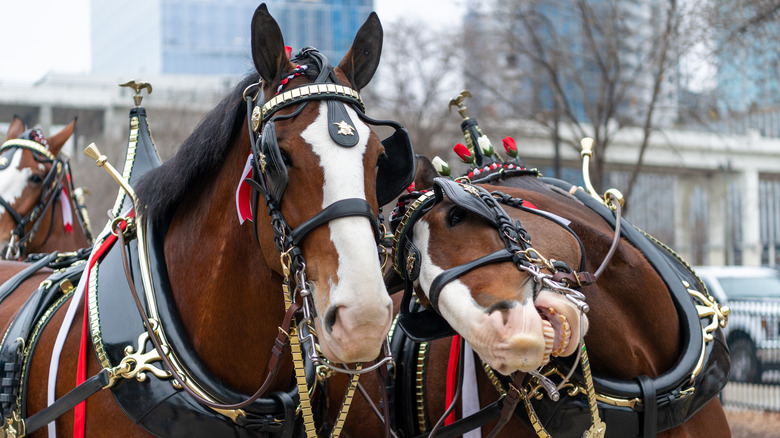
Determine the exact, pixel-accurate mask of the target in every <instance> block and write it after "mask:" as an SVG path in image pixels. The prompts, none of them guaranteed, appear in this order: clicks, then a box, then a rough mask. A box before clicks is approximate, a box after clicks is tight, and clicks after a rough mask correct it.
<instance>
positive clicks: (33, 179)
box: [29, 175, 43, 184]
mask: <svg viewBox="0 0 780 438" xmlns="http://www.w3.org/2000/svg"><path fill="white" fill-rule="evenodd" d="M29 181H30V182H31V183H33V184H40V183H42V182H43V178H42V177H41V176H40V175H32V176H30V178H29Z"/></svg>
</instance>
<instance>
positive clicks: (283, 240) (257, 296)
mask: <svg viewBox="0 0 780 438" xmlns="http://www.w3.org/2000/svg"><path fill="white" fill-rule="evenodd" d="M251 31H252V32H251V33H252V57H253V60H254V65H255V67H256V69H257V73H255V74H251V75H250V76H249V77H247V78H246V79H245V80H243V81H242V82H241V83H240V84H239V85H238V86H237V87H236V88H235V89H234V90H233V92H231V93H230V94H229V95H228V96H227V97H226V98H225V99H224V100H223V101H222V102H221V103H220V104H219V105H218V106H217V107H216V108H215V109H214V110H213V111H212V112H210V113H209V114H208V115H207V116H206V117H205V119H204V120H203V121H202V122H201V123H200V125H199V127H198V128H197V130H196V131H195V132H194V133H193V134H192V135H191V136H190V137H189V139H188V140H186V141H185V143H184V144H183V145H182V147H181V149H180V151H179V152H178V154H177V155H176V156H175V157H174V158H173V159H171V160H170V161H168V162H166V163H165V164H163V165H162V166H160V167H158V168H156V169H154V170H151V171H149V172H148V173H147V174H146V175H145V176H144V177H143V179H142V180H141V181H140V183H139V185H138V187H137V199H138V205H137V209H136V212H137V219H136V220H135V221H133V220H130V219H127V218H125V219H120V220H119V221H118V223H121V226H122V227H124V226H125V224H127V226H128V227H130V228H133V227H136V228H135V229H136V230H137V231H138V235H139V238H138V243H137V246H136V243H134V242H135V240H131V241H130V239H133V238H134V235H133V234H131V233H128V234H127V239H129V241H130V243H128V246H127V252H125V249H124V248H120V249H119V250H118V251H114V248H117V247H119V244H118V243H114V246H113V247H111V248H108V249H106V255H100V254H98V253H99V252H102V251H103V249H104V248H106V244H105V242H108V241H110V240H111V239H113V237H110V235H103V236H101V239H99V241H98V243H97V244H96V246H95V248H96V250H95V252H93V256H92V257H93V259H94V260H91V261H90V263H94V267H93V268H91V269H90V271H92V272H91V273H90V274H89V275H90V277H89V290H88V300H90V303H91V304H90V309H89V315H88V319H83V318H84V315H83V314H84V310H82V309H79V310H78V311H77V313H76V316H75V320H76V321H82V320H83V321H85V322H84V325H83V327H85V328H86V327H88V326H89V327H90V329H91V333H90V332H87V333H82V331H83V329H82V324H81V323H79V324H74V325H73V326H72V327H71V328H70V330H69V332H68V336H67V338H66V341H65V345H64V349H63V353H62V357H61V359H60V361H59V369H58V371H57V376H58V379H57V383H56V397H57V399H61V398H62V396H63V395H64V394H65V393H66V392H67V391H69V390H71V389H72V388H73V386H74V382H73V376H74V375H76V373H77V362H78V360H77V359H78V351H79V338H80V337H82V336H84V335H86V336H87V337H90V338H91V339H92V342H93V344H94V347H95V349H96V352H97V358H96V357H95V354H93V353H89V354H87V355H86V356H82V357H84V359H86V371H87V372H86V375H87V376H96V377H99V376H100V375H102V373H105V372H106V370H109V371H110V373H109V374H110V375H111V376H113V377H117V376H120V377H119V378H118V380H112V383H111V385H113V386H112V391H114V396H115V398H116V401H115V400H114V399H112V397H111V395H110V394H109V392H108V391H98V392H97V394H95V395H94V396H92V397H91V398H89V399H88V400H87V403H86V434H87V435H88V436H118V435H119V434H121V435H122V436H147V435H149V433H150V432H151V433H154V434H157V435H177V436H182V435H184V434H189V435H195V436H227V435H230V436H256V434H260V436H290V435H291V434H292V433H293V431H297V432H298V433H302V432H301V429H302V428H303V426H301V422H300V421H296V417H297V416H298V414H297V413H296V407H297V403H298V401H297V397H298V394H297V388H296V387H295V385H293V390H291V391H288V392H285V391H287V390H288V389H289V388H290V386H291V384H293V382H294V377H295V375H294V374H293V372H292V368H293V365H295V366H297V365H298V364H299V363H300V362H299V361H293V363H292V364H291V361H290V359H289V357H287V356H284V357H283V358H282V359H281V362H280V363H281V365H280V366H279V368H278V373H277V374H276V377H275V378H273V379H272V380H270V381H269V382H270V384H269V385H268V386H267V388H266V389H267V390H266V391H265V393H264V394H263V396H264V397H265V398H261V399H259V400H257V401H256V402H254V403H250V404H248V405H245V406H241V407H238V408H236V407H230V406H228V405H231V404H236V403H237V402H238V401H239V400H243V399H245V398H246V397H247V396H242V395H241V394H251V393H252V392H254V391H255V390H256V389H257V388H258V386H260V383H261V382H263V380H264V379H265V378H266V376H268V375H269V373H270V372H272V370H273V369H274V367H273V366H272V363H273V361H274V359H273V358H274V357H275V353H278V351H279V350H281V351H284V349H285V348H286V346H285V345H284V344H285V342H286V336H282V335H280V332H282V333H284V332H285V331H288V332H289V331H290V327H289V325H288V324H289V322H287V323H285V322H283V318H284V317H285V316H286V315H285V299H286V298H288V297H289V298H293V299H296V300H299V301H300V300H304V304H303V306H304V314H303V316H301V315H299V314H296V317H297V318H299V320H300V321H303V325H300V326H298V327H297V328H298V330H299V332H300V331H305V330H307V329H308V327H307V326H306V322H309V323H311V325H312V326H313V328H312V329H311V330H312V332H311V334H312V337H306V338H305V339H304V341H303V345H302V349H303V351H304V353H305V356H307V359H312V357H313V356H312V355H313V354H315V353H316V352H320V353H319V354H320V355H324V357H325V358H320V359H319V362H318V363H316V364H317V365H320V366H323V367H331V368H337V367H336V366H334V365H330V364H331V363H355V362H365V361H370V360H374V359H375V358H377V357H378V356H379V354H380V349H381V347H382V345H383V343H384V342H385V341H386V334H387V332H388V329H389V327H390V323H391V316H392V307H391V301H390V298H389V296H388V294H387V290H386V288H385V285H384V282H383V278H382V271H381V267H380V257H379V256H380V254H379V252H378V245H377V242H378V240H379V237H380V236H381V234H380V233H379V232H378V229H379V227H378V223H377V212H378V205H379V204H380V203H384V202H388V201H389V200H391V199H392V198H394V197H395V196H397V195H398V192H400V190H397V188H401V190H402V188H403V187H405V186H406V185H408V183H409V182H410V181H411V179H412V177H413V174H412V173H409V170H407V171H406V172H407V173H408V178H407V177H402V175H395V174H393V173H392V172H389V171H388V170H392V167H393V166H394V164H393V163H388V160H389V161H393V160H394V156H395V154H397V153H399V152H403V151H398V150H396V149H395V146H393V144H392V143H385V146H384V147H383V144H382V143H380V141H379V139H377V137H376V135H375V134H373V132H372V131H371V130H370V128H369V126H368V124H369V123H380V124H390V125H392V126H395V127H396V128H397V132H396V135H395V136H394V137H395V138H396V139H397V138H401V139H403V138H406V137H405V135H404V134H405V133H404V131H403V130H402V128H400V127H398V126H397V125H393V124H392V123H390V122H386V123H385V122H376V121H373V120H371V119H370V118H368V117H367V116H365V114H363V112H362V111H363V110H362V101H361V100H360V98H359V96H358V93H357V90H360V89H361V88H363V87H364V86H365V85H366V84H367V83H368V82H369V80H370V79H371V77H372V76H373V73H374V72H375V70H376V67H377V65H378V62H379V55H380V53H381V44H382V29H381V25H380V23H379V20H378V18H377V17H376V14H371V15H370V16H369V18H368V19H367V21H366V23H365V24H364V25H363V26H362V27H361V29H360V30H359V31H358V34H357V36H356V38H355V41H354V43H353V46H352V47H351V49H350V50H349V51H348V53H347V54H346V55H345V57H344V58H343V59H342V61H341V62H340V63H339V65H338V66H337V67H335V68H333V67H331V66H330V65H329V64H328V63H327V60H326V59H325V58H324V56H322V55H321V54H319V52H317V51H316V50H311V49H307V50H304V51H302V52H301V53H300V54H299V55H298V56H297V57H296V59H294V60H293V61H295V62H297V63H298V65H295V64H293V63H291V62H290V59H289V58H288V57H287V55H286V54H285V46H284V42H283V39H282V34H281V31H280V29H279V27H278V25H277V23H276V21H275V20H274V19H273V18H272V17H271V16H270V14H269V13H268V10H267V8H266V7H265V5H261V6H260V7H258V9H257V10H256V11H255V13H254V16H253V18H252V26H251ZM258 83H259V84H258ZM254 97H256V98H257V99H258V100H259V101H260V104H258V105H257V106H254V104H253V98H254ZM245 101H248V104H247V103H246V102H245ZM263 102H265V103H264V104H263ZM334 126H335V129H334ZM261 132H262V135H260V136H259V137H258V134H260V133H261ZM407 145H408V147H409V151H407V152H410V149H411V145H410V144H407ZM250 155H251V156H250ZM409 156H411V155H409ZM247 157H250V159H249V160H248V159H247ZM103 161H104V160H103ZM412 165H413V162H412ZM388 166H389V167H388ZM399 166H400V167H401V168H405V167H407V166H405V165H399ZM247 169H251V172H250V176H247V173H245V170H247ZM396 179H397V181H396ZM242 184H249V186H250V188H252V189H253V190H254V196H253V195H252V194H251V193H250V200H249V204H248V205H249V207H250V210H251V212H250V214H249V216H250V217H251V218H252V219H253V222H252V223H251V224H250V223H249V222H245V223H243V225H239V222H238V221H237V220H236V213H235V211H236V210H235V209H236V202H237V199H238V198H240V196H238V195H237V186H239V190H238V192H239V193H240V192H241V187H242ZM250 192H251V190H250ZM261 195H262V197H260V196H261ZM258 197H260V198H259V201H258ZM263 200H264V202H265V206H266V207H267V209H266V208H263V207H262V204H261V202H263ZM239 210H241V208H239ZM266 210H267V211H268V214H266V212H265V211H266ZM135 224H137V225H135ZM144 224H145V225H144ZM146 227H148V228H146ZM116 229H118V228H116ZM142 234H143V235H147V236H148V239H147V242H143V241H141V238H140V236H141V235H142ZM123 235H124V234H123ZM280 251H281V253H280ZM120 253H125V254H129V255H130V261H129V263H130V265H132V267H130V268H129V269H130V270H129V271H127V273H128V275H129V276H130V277H129V279H130V280H131V282H133V283H136V287H137V288H138V289H139V290H140V292H141V293H140V294H139V295H141V297H140V300H141V301H140V303H141V304H139V305H140V306H141V307H146V308H147V312H148V316H149V318H150V323H149V324H147V326H146V327H144V326H143V325H141V319H140V318H139V317H138V313H137V312H136V311H135V310H131V309H133V307H134V304H133V300H132V298H131V295H130V293H129V292H127V293H126V291H127V290H128V285H127V283H128V281H127V280H125V279H124V278H123V277H124V274H122V273H121V272H122V271H121V269H120V270H119V271H116V273H113V272H114V271H110V266H109V265H110V264H111V260H121V258H122V257H120V256H119V255H120ZM144 255H147V256H148V257H149V261H148V263H147V264H146V266H144V263H139V262H138V260H139V258H142V257H143V256H144ZM101 257H102V258H101ZM280 258H281V260H282V262H281V263H280ZM304 259H305V263H304ZM90 266H92V265H90ZM120 266H121V262H120ZM149 266H151V268H149ZM98 268H99V270H98ZM147 268H148V269H149V271H150V272H151V274H150V275H151V276H152V277H153V279H152V280H151V285H153V286H154V289H155V290H154V291H153V292H151V295H150V291H149V289H148V288H147V284H146V281H145V279H144V281H143V282H142V281H141V280H142V278H141V277H143V276H144V275H145V272H147V271H146V270H147ZM288 269H289V270H290V272H288ZM131 271H132V272H131ZM139 271H142V272H141V274H138V272H139ZM95 272H97V275H95ZM112 273H113V274H112ZM138 275H140V276H141V277H138ZM39 281H40V277H36V278H34V281H28V282H26V283H24V284H23V285H22V287H20V288H19V290H17V292H15V293H14V294H12V295H11V297H10V298H9V299H8V300H6V301H5V302H3V303H2V305H0V321H4V322H6V321H11V320H12V319H13V316H14V314H15V313H16V311H17V309H18V308H19V306H20V303H22V302H23V301H24V300H25V298H26V296H28V295H29V294H30V292H31V290H32V287H31V286H29V285H30V284H31V283H35V282H39ZM84 281H85V280H84V279H82V282H84ZM93 282H94V283H96V284H93ZM142 283H143V285H144V287H143V289H142V288H141V284H142ZM36 284H37V283H36ZM104 284H105V285H106V287H107V288H108V289H109V291H108V292H107V293H105V294H103V290H104V289H103V288H102V287H101V285H104ZM285 285H286V286H289V290H288V289H284V288H283V286H285ZM163 289H164V290H163ZM283 291H284V292H283ZM154 294H156V300H157V307H158V310H157V311H156V312H152V310H151V308H152V304H153V303H152V301H151V300H153V299H155V298H154V297H155V295H154ZM150 297H152V298H150ZM309 297H310V298H311V301H305V300H307V299H309ZM122 300H124V301H122ZM143 302H146V305H145V306H144V304H143ZM128 306H129V307H128ZM291 308H293V307H291ZM112 312H113V313H112ZM63 313H64V310H60V311H56V312H54V313H53V316H52V317H51V320H50V321H49V322H48V324H46V326H45V328H44V329H43V330H42V331H41V334H40V338H39V340H37V344H38V346H39V347H38V348H37V350H36V354H35V355H34V356H33V357H32V359H31V361H30V363H29V378H28V379H27V382H29V385H28V387H27V389H26V398H27V400H26V405H25V406H26V411H25V412H26V413H27V415H22V417H25V416H26V417H29V416H30V415H32V414H35V413H37V412H40V411H41V410H42V409H43V408H44V407H45V406H46V404H47V403H46V397H45V385H46V381H47V372H48V370H49V364H50V361H51V347H50V346H51V345H52V344H53V342H54V338H55V336H56V335H57V330H58V327H59V326H60V325H61V322H62V320H63V318H64V316H63ZM155 313H156V314H157V315H158V316H157V317H155ZM289 315H290V313H289V312H288V314H287V316H289ZM168 316H170V319H167V318H168ZM157 319H159V321H156V320H157ZM152 326H154V328H153V327H152ZM126 327H130V331H129V332H127V333H125V332H124V331H123V330H124V328H126ZM152 330H154V332H155V333H157V334H156V335H155V334H152V339H154V338H155V337H159V340H160V341H161V342H162V343H163V346H162V348H161V349H160V350H158V351H163V352H164V354H165V355H166V356H167V355H169V353H170V352H171V350H172V351H173V352H172V353H170V357H171V359H170V360H171V361H174V362H175V363H177V364H178V365H175V366H176V367H181V368H182V369H181V370H179V373H180V374H181V373H183V378H182V379H178V378H177V379H176V381H175V382H174V381H173V380H171V379H170V374H166V372H165V371H169V370H170V368H169V367H167V366H163V365H162V364H161V363H160V362H159V359H157V360H155V359H151V361H152V362H150V363H146V362H144V363H140V362H141V361H145V360H148V358H149V355H150V354H153V352H152V353H145V355H143V356H137V355H136V356H133V355H132V354H133V352H134V351H135V352H138V353H142V352H143V350H144V349H147V351H148V349H149V348H151V349H153V347H152V346H151V345H150V344H147V343H146V342H145V341H144V339H145V338H143V336H147V335H148V334H149V333H151V331H152ZM163 332H164V333H165V336H166V337H163V335H162V333H163ZM139 335H141V336H142V338H139V340H138V343H137V344H136V341H135V339H136V338H138V336H139ZM313 336H316V338H313ZM179 337H180V339H179ZM117 339H121V340H119V341H117ZM125 339H127V340H128V341H129V342H127V341H125ZM166 339H168V340H169V341H170V342H169V343H167V345H166V342H167V341H166ZM273 339H276V340H277V341H276V345H274V343H273ZM311 339H317V340H318V341H317V345H316V346H315V345H312V344H311V342H310V340H311ZM42 346H45V348H41V347H42ZM272 347H273V348H272ZM315 347H316V348H317V350H316V351H314V348H315ZM131 356H132V357H131ZM314 359H316V357H314ZM120 360H122V361H123V363H126V364H127V365H128V366H129V367H130V368H133V367H135V366H136V365H137V368H133V369H132V370H129V371H128V369H127V368H122V367H121V365H120V366H119V367H116V366H117V364H118V363H119V362H120ZM128 360H129V361H130V362H127V361H128ZM176 361H178V362H176ZM141 365H143V366H144V368H143V369H141ZM107 366H109V367H113V368H110V369H109V368H107ZM307 367H308V365H307ZM101 368H102V369H103V370H102V371H101ZM163 370H165V371H163ZM132 372H140V374H138V375H137V379H136V374H133V373H132ZM131 374H132V376H131ZM311 375H313V374H311ZM308 376H309V375H307V377H308ZM113 377H112V378H113ZM298 377H299V379H298V384H299V385H300V376H298ZM137 380H142V382H139V381H137ZM88 382H89V380H88ZM182 382H183V383H184V385H181V383H182ZM182 387H184V389H187V392H186V393H185V392H184V391H182V390H181V388H182ZM264 387H265V385H264ZM161 391H162V392H161ZM166 391H167V392H166ZM171 391H172V392H171ZM190 391H193V392H194V393H195V394H196V395H197V396H198V397H201V398H200V399H199V398H195V395H193V396H192V397H191V396H190V394H191V393H190ZM160 394H163V395H160ZM196 400H198V401H201V400H206V402H204V403H198V402H197V401H196ZM117 401H118V402H119V403H117ZM301 403H303V401H301ZM120 405H121V408H120ZM225 406H228V407H225ZM278 406H282V407H283V409H282V411H281V412H280V411H278V410H275V409H277V408H276V407H278ZM123 409H124V411H125V412H126V413H127V414H128V415H125V414H124V413H123ZM303 415H304V417H307V415H306V412H305V410H304V413H303ZM298 418H300V417H298ZM305 420H306V421H308V420H309V418H305ZM304 423H305V422H304ZM139 425H140V427H139ZM73 430H74V416H73V415H71V414H66V415H63V416H61V417H59V418H58V419H57V420H56V431H57V433H58V434H61V435H63V436H69V435H70V434H71V433H73ZM39 433H40V432H39ZM266 434H267V435H266ZM41 435H42V433H41Z"/></svg>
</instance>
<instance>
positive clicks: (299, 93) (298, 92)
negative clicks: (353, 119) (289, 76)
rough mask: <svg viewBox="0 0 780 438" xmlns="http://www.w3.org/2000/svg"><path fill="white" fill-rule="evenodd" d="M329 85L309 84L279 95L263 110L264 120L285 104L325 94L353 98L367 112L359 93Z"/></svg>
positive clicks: (341, 86)
mask: <svg viewBox="0 0 780 438" xmlns="http://www.w3.org/2000/svg"><path fill="white" fill-rule="evenodd" d="M329 85H330V86H329V87H328V86H326V85H324V84H309V85H304V86H302V87H298V88H294V89H292V90H287V91H285V92H283V93H282V94H277V95H276V96H274V97H273V98H272V99H271V100H269V101H268V102H266V103H265V104H264V105H263V107H262V108H261V113H262V118H266V117H268V115H270V114H271V113H273V112H274V111H276V109H277V107H279V106H280V105H282V104H284V103H288V102H290V101H295V100H299V99H301V98H304V97H307V96H312V95H314V96H316V95H318V94H324V95H327V96H344V97H349V98H352V99H354V100H356V101H357V103H358V104H359V106H360V109H361V110H363V112H365V105H363V100H362V99H361V98H360V95H359V94H358V92H357V91H355V90H353V89H352V88H349V87H345V86H343V85H336V84H329Z"/></svg>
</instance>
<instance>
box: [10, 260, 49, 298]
mask: <svg viewBox="0 0 780 438" xmlns="http://www.w3.org/2000/svg"><path fill="white" fill-rule="evenodd" d="M56 258H57V251H55V252H53V253H51V254H49V255H47V256H46V257H44V258H42V259H40V260H38V261H37V262H35V263H33V264H32V265H30V266H28V267H26V268H24V270H23V271H21V272H19V273H17V274H16V275H14V276H13V277H11V278H10V279H9V280H8V281H6V282H5V283H3V285H2V286H0V303H2V302H3V301H4V300H5V299H6V298H8V295H11V293H13V291H15V290H16V288H18V287H19V285H20V284H22V282H24V281H25V280H27V279H28V278H30V277H32V276H33V274H35V273H36V272H38V271H40V270H41V269H43V268H45V267H46V265H48V264H49V263H51V262H53V261H54V260H55V259H56Z"/></svg>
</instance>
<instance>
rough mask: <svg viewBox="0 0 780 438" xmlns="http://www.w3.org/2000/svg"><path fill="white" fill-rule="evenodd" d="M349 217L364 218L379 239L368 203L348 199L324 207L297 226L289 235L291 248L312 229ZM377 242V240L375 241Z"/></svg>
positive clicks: (377, 227)
mask: <svg viewBox="0 0 780 438" xmlns="http://www.w3.org/2000/svg"><path fill="white" fill-rule="evenodd" d="M350 216H364V217H366V218H368V221H369V222H370V223H371V228H372V229H373V230H374V237H375V239H380V238H381V237H382V236H380V235H379V226H378V225H377V223H376V214H374V212H373V211H372V210H371V206H370V205H369V204H368V201H366V200H365V199H360V198H349V199H342V200H340V201H336V202H334V203H333V204H330V205H329V206H327V207H325V208H324V209H322V211H320V212H319V213H317V214H315V215H314V216H313V217H311V218H310V219H308V220H306V221H305V222H303V223H302V224H300V225H298V226H297V227H296V228H295V229H294V230H292V232H291V233H290V237H291V238H292V244H293V246H298V245H299V244H300V242H301V240H303V238H304V237H305V236H306V235H307V234H309V233H310V232H311V231H312V230H313V229H315V228H317V227H319V226H320V225H323V224H325V223H327V222H330V221H332V220H334V219H339V218H343V217H350ZM377 241H378V240H377Z"/></svg>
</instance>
